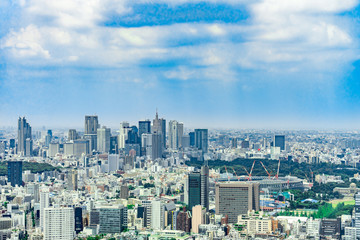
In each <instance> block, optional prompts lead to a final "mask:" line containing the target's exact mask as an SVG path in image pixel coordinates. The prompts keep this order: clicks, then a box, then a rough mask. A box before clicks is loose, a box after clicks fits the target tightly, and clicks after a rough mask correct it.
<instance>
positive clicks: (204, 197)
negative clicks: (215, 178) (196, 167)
mask: <svg viewBox="0 0 360 240" xmlns="http://www.w3.org/2000/svg"><path fill="white" fill-rule="evenodd" d="M200 177H201V195H200V197H201V202H200V203H201V206H203V207H204V208H205V209H206V211H209V167H208V166H207V165H204V166H202V167H201V171H200Z"/></svg>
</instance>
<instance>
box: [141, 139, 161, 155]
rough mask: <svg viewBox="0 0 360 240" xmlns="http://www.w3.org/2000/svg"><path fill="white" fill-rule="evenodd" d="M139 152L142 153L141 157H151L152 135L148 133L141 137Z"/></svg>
mask: <svg viewBox="0 0 360 240" xmlns="http://www.w3.org/2000/svg"><path fill="white" fill-rule="evenodd" d="M160 140H161V139H160ZM160 145H161V144H160ZM141 152H142V154H141V155H143V156H145V155H146V156H148V157H152V134H150V133H144V134H142V136H141Z"/></svg>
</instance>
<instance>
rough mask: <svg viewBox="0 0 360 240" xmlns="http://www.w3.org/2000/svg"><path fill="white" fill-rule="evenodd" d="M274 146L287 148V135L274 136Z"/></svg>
mask: <svg viewBox="0 0 360 240" xmlns="http://www.w3.org/2000/svg"><path fill="white" fill-rule="evenodd" d="M274 147H279V148H280V150H281V151H284V150H285V135H275V136H274Z"/></svg>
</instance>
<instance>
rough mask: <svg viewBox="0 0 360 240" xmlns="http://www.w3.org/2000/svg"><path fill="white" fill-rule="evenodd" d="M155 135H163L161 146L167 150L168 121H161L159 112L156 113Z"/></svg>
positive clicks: (154, 122) (153, 129) (154, 121)
mask: <svg viewBox="0 0 360 240" xmlns="http://www.w3.org/2000/svg"><path fill="white" fill-rule="evenodd" d="M152 132H153V133H158V134H161V145H162V147H163V149H165V148H166V120H165V119H163V118H160V119H159V115H158V112H157V111H156V116H155V119H154V120H153V128H152Z"/></svg>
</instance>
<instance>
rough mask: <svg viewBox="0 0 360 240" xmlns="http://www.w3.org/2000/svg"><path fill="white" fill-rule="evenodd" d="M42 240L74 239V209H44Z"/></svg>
mask: <svg viewBox="0 0 360 240" xmlns="http://www.w3.org/2000/svg"><path fill="white" fill-rule="evenodd" d="M44 221H45V223H46V224H44V226H43V228H44V240H54V239H61V240H73V239H74V238H75V220H74V209H73V208H70V207H64V208H44Z"/></svg>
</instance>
